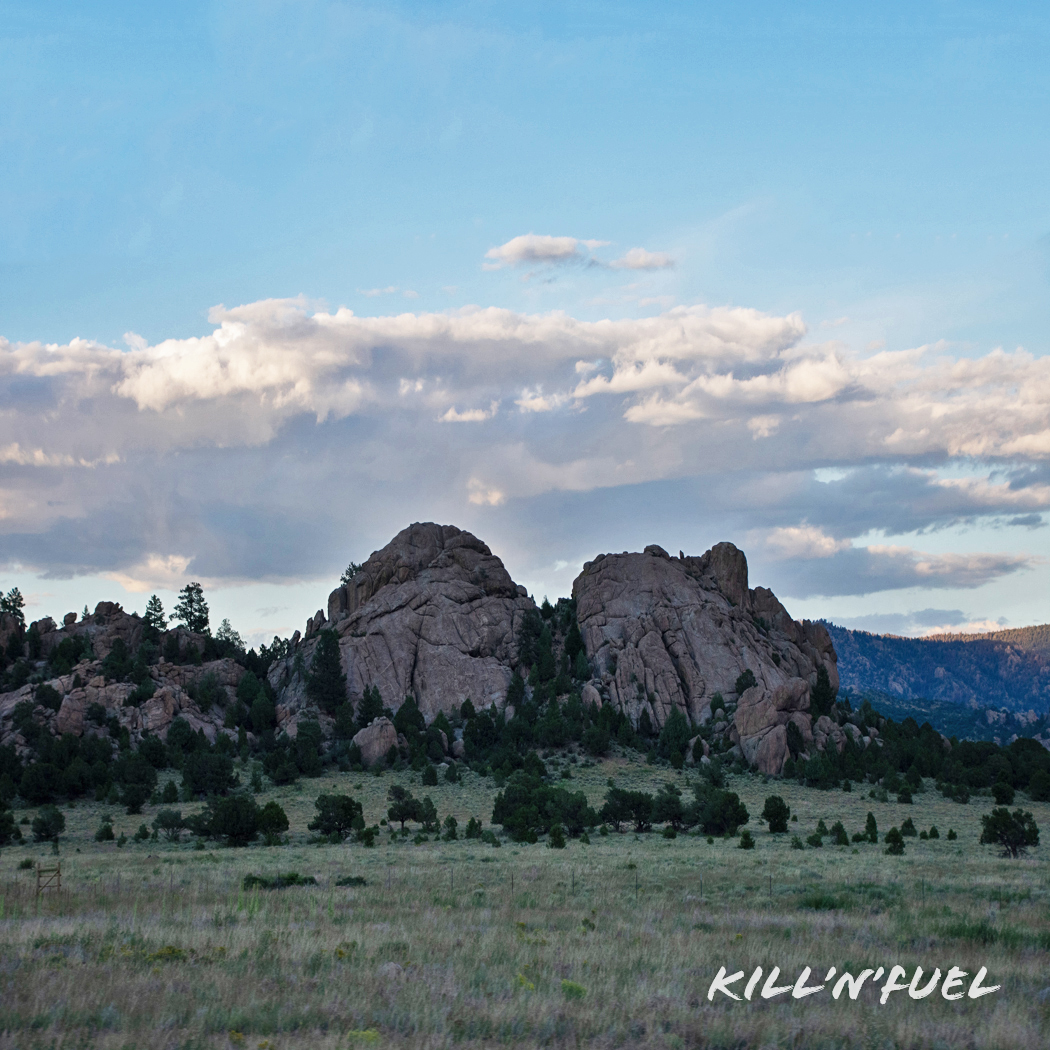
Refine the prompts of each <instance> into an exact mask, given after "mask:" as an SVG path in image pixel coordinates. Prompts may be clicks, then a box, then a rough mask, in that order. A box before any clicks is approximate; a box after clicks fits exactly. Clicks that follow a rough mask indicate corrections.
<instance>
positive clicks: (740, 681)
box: [733, 667, 758, 696]
mask: <svg viewBox="0 0 1050 1050" xmlns="http://www.w3.org/2000/svg"><path fill="white" fill-rule="evenodd" d="M757 684H758V681H757V679H756V678H755V672H754V671H752V670H751V668H750V667H748V668H747V669H746V670H744V671H743V672H741V674H739V675H738V676H737V680H736V684H735V685H734V686H733V690H734V691H735V693H736V695H737V696H740V694H741V693H745V692H747V690H748V689H750V688H751V687H752V686H753V685H757Z"/></svg>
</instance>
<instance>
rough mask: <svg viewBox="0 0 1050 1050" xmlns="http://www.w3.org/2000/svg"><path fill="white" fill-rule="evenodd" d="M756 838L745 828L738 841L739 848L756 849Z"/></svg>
mask: <svg viewBox="0 0 1050 1050" xmlns="http://www.w3.org/2000/svg"><path fill="white" fill-rule="evenodd" d="M754 848H755V838H754V836H753V835H752V834H751V832H750V831H748V830H747V828H745V829H744V830H743V831H741V832H740V842H739V843H737V849H754Z"/></svg>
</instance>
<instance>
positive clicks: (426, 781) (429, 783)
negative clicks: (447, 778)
mask: <svg viewBox="0 0 1050 1050" xmlns="http://www.w3.org/2000/svg"><path fill="white" fill-rule="evenodd" d="M420 781H421V782H422V784H423V786H424V787H437V782H438V772H437V768H436V767H435V766H432V765H430V764H429V763H428V764H427V767H426V769H424V770H423V776H422V777H420Z"/></svg>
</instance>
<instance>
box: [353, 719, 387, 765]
mask: <svg viewBox="0 0 1050 1050" xmlns="http://www.w3.org/2000/svg"><path fill="white" fill-rule="evenodd" d="M353 742H354V743H355V744H357V746H358V747H359V748H360V749H361V762H362V763H363V764H364V765H366V766H374V765H375V764H376V763H377V762H382V761H383V759H385V758H386V756H387V753H388V752H389V751H390V749H391V748H392V747H397V730H396V729H395V728H394V723H393V722H391V721H390V719H389V718H377V719H375V720H374V721H373V722H372V724H371V725H367V726H365V728H364V729H362V730H360V731H359V732H358V733H357V734H356V735H355V736H354V741H353Z"/></svg>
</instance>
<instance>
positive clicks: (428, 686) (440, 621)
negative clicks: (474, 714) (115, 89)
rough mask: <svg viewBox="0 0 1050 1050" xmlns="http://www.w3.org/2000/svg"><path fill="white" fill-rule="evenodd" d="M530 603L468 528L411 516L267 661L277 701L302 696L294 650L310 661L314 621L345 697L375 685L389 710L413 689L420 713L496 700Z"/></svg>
mask: <svg viewBox="0 0 1050 1050" xmlns="http://www.w3.org/2000/svg"><path fill="white" fill-rule="evenodd" d="M535 608H536V606H535V604H534V603H533V602H532V600H531V599H530V598H529V597H528V595H527V594H526V592H525V588H524V587H519V586H518V585H517V584H515V582H514V581H513V580H512V579H511V578H510V575H509V574H508V572H507V570H506V569H505V568H504V567H503V563H502V562H501V561H500V560H499V558H497V557H496V556H495V555H494V554H493V553H492V551H490V550H489V548H488V547H487V546H486V545H485V544H484V543H482V542H481V540H479V539H478V538H477V537H476V536H472V535H471V534H470V533H469V532H463V531H461V530H460V529H457V528H455V527H454V526H452V525H435V524H433V523H425V524H418V523H417V524H415V525H410V526H409V527H408V528H407V529H404V530H403V531H402V532H400V533H398V534H397V536H395V537H394V538H393V540H391V541H390V543H388V544H387V545H386V546H385V547H384V548H383V549H382V550H379V551H376V552H375V553H374V554H372V556H371V557H370V558H369V559H368V561H366V562H365V564H364V565H363V566H362V567H361V568H360V569H359V570H358V572H357V574H356V575H355V576H354V578H353V579H352V580H351V581H350V582H349V583H348V584H346V585H345V586H342V587H338V588H336V590H334V591H333V592H332V594H331V595H330V596H329V599H328V611H327V615H326V614H325V613H323V612H320V611H319V612H318V614H317V615H315V616H312V617H311V618H310V621H309V622H308V624H307V630H306V633H305V635H304V638H303V640H302V642H301V643H300V644H299V645H298V646H297V648H296V649H295V650H294V651H293V652H291V653H290V654H289V655H288V657H287V658H286V659H285V660H283V661H281V662H279V663H277V664H275V665H274V666H273V667H272V668H271V669H270V682H271V683H272V684H273V686H274V688H275V689H276V690H277V691H278V694H279V703H280V704H281V705H282V706H283V707H285V708H287V710H288V711H289V712H292V711H295V710H297V709H300V708H302V707H304V706H307V705H308V697H307V696H306V691H305V688H304V686H303V683H302V676H301V675H295V674H294V667H295V662H296V659H297V657H299V656H301V657H302V660H303V662H304V665H305V666H306V667H307V668H309V666H310V661H311V659H312V657H313V652H314V650H315V648H316V645H317V637H318V632H319V631H320V630H322V629H331V630H334V631H336V633H337V634H338V637H339V651H340V656H341V659H342V665H343V669H344V671H345V673H346V685H347V693H348V696H349V699H350V701H351V702H352V703H354V704H355V705H356V704H357V703H358V702H359V701H360V700H361V698H362V696H363V694H364V691H365V689H366V688H369V687H372V686H374V687H375V688H377V689H378V690H379V694H380V696H381V697H382V701H383V704H384V705H385V706H388V707H390V708H392V709H394V710H396V709H397V708H398V707H399V706H400V705H401V703H402V702H403V701H404V698H405V697H406V696H409V695H411V696H414V697H415V698H416V700H417V702H418V704H419V707H420V710H421V711H422V712H423V715H424V717H425V718H426V720H427V721H428V722H430V721H432V720H433V719H434V718H435V717H436V716H437V714H438V713H439V712H440V711H445V712H446V713H450V712H452V711H453V710H457V709H458V708H459V707H460V706H461V705H462V703H463V701H464V700H467V699H469V700H470V701H471V702H472V703H473V704H474V706H475V707H476V708H481V707H488V706H491V705H493V704H495V705H497V706H500V707H502V706H503V704H504V703H505V701H506V695H507V687H508V686H509V685H510V680H511V676H512V674H513V672H514V669H515V668H516V667H517V656H518V651H517V638H518V632H519V629H520V627H521V624H522V622H523V620H524V618H525V616H526V614H527V613H529V612H531V611H533V610H535Z"/></svg>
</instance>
